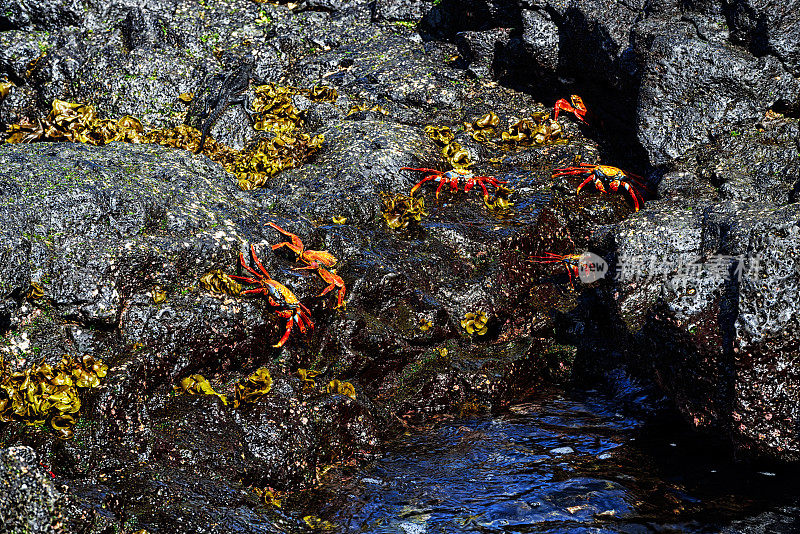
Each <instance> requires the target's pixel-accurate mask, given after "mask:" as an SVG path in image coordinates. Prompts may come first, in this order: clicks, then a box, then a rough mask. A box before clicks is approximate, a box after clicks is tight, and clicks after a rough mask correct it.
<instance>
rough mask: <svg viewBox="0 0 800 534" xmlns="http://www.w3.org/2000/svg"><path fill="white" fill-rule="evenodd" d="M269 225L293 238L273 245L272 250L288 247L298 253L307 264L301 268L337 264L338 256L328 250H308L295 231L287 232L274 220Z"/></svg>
mask: <svg viewBox="0 0 800 534" xmlns="http://www.w3.org/2000/svg"><path fill="white" fill-rule="evenodd" d="M267 225H268V226H271V227H272V228H274V229H276V230H277V231H279V232H280V233H282V234H283V235H285V236H286V237H288V238H289V239H291V243H290V242H288V241H284V242H283V243H278V244H277V245H272V250H277V249H279V248H281V247H286V248H288V249H289V250H291V251H292V252H294V253H295V254H297V259H298V260H300V261H302V262H303V263H305V264H306V266H305V267H300V269H316V268H318V267H319V266H320V265H324V266H325V267H333V266H334V265H335V264H336V257H335V256H334V255H333V254H331V253H330V252H328V251H327V250H306V247H305V245H303V242H302V241H300V238H299V237H297V236H296V235H294V234H293V233H291V232H287V231H286V230H284V229H283V228H281V227H280V226H278V225H277V224H275V223H274V222H269V223H267Z"/></svg>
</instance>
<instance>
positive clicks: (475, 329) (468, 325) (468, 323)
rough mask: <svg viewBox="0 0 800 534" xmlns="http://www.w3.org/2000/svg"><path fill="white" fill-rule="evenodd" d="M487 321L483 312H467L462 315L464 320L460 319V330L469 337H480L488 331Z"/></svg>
mask: <svg viewBox="0 0 800 534" xmlns="http://www.w3.org/2000/svg"><path fill="white" fill-rule="evenodd" d="M488 320H489V318H488V317H487V316H486V313H485V312H483V311H480V310H478V311H476V312H468V313H466V314H464V318H463V319H461V328H463V329H464V330H466V331H467V334H469V335H472V334H477V335H479V336H482V335H484V334H486V332H487V331H488V328H487V327H486V323H487V322H488Z"/></svg>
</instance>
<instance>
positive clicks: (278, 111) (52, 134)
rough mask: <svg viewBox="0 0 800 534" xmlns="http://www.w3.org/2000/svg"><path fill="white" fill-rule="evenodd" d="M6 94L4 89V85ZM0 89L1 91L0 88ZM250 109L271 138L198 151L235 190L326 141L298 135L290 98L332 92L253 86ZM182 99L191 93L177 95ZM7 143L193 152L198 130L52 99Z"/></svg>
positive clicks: (210, 144) (317, 97) (299, 123)
mask: <svg viewBox="0 0 800 534" xmlns="http://www.w3.org/2000/svg"><path fill="white" fill-rule="evenodd" d="M3 88H5V89H4V90H5V92H6V93H7V92H8V89H9V88H8V87H6V86H3ZM1 89H2V88H0V90H1ZM255 94H256V98H255V101H254V102H253V110H254V111H255V112H256V116H257V120H256V124H255V126H254V128H255V129H256V130H261V131H264V132H268V133H270V134H271V136H270V137H268V138H264V139H261V140H259V141H258V142H257V143H256V144H255V145H254V146H252V147H250V148H248V149H246V150H244V151H241V152H240V151H237V150H234V149H233V148H231V147H228V146H226V145H223V144H222V143H219V142H217V141H215V140H213V139H208V140H206V143H205V144H204V146H203V147H202V152H203V153H204V154H205V155H207V156H208V157H209V158H211V159H212V160H213V161H216V162H217V163H219V164H221V165H222V166H223V167H225V170H227V171H228V172H230V173H232V174H234V175H235V176H236V178H237V181H238V183H239V187H241V188H242V189H244V190H251V189H255V188H257V187H261V186H263V185H264V184H265V183H266V181H267V179H268V178H270V177H272V176H275V175H276V174H277V173H279V172H280V171H282V170H285V169H291V168H294V167H297V166H299V165H301V164H302V163H304V162H305V161H307V160H308V158H309V157H311V156H312V155H313V154H314V153H315V152H316V151H317V150H319V148H320V147H321V146H322V144H323V142H324V141H325V138H324V136H322V135H316V136H314V137H312V136H310V135H309V134H307V133H305V132H303V131H302V127H303V123H304V121H303V118H302V114H301V112H300V111H299V110H298V109H297V108H296V107H295V105H294V103H293V101H292V98H293V97H294V96H296V95H301V96H305V97H306V98H308V99H309V100H313V101H315V102H333V101H335V100H336V99H337V98H338V93H337V92H336V89H333V88H331V87H326V86H315V87H313V88H311V89H299V88H296V87H283V86H279V85H275V84H267V85H261V86H259V87H256V89H255ZM180 98H181V100H185V99H186V98H189V95H181V97H180ZM6 134H7V139H6V142H7V143H31V142H34V141H71V142H74V143H88V144H92V145H97V146H101V145H105V144H108V143H111V142H114V141H123V142H129V143H155V144H158V145H162V146H168V147H173V148H182V149H185V150H190V151H192V152H194V151H195V150H196V149H197V148H198V146H199V144H200V139H201V137H202V134H201V132H200V131H199V130H197V129H196V128H193V127H192V126H188V125H186V124H180V125H178V126H174V127H172V128H162V129H156V130H151V131H149V132H145V130H144V127H143V126H142V123H141V122H140V121H139V120H138V119H136V118H134V117H131V116H130V115H125V116H124V117H122V118H120V119H117V120H113V119H103V118H100V117H99V116H98V114H97V111H96V110H95V108H94V107H93V106H91V105H89V104H81V103H73V102H66V101H63V100H54V101H53V106H52V109H51V111H50V113H49V114H48V115H47V117H45V118H44V119H37V120H36V121H34V122H30V121H23V122H20V123H19V124H12V125H10V126H8V128H7V131H6Z"/></svg>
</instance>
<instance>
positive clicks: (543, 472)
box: [307, 394, 800, 534]
mask: <svg viewBox="0 0 800 534" xmlns="http://www.w3.org/2000/svg"><path fill="white" fill-rule="evenodd" d="M642 428H643V423H642V421H640V420H638V419H636V418H634V417H629V416H626V415H623V414H621V413H619V412H618V411H617V410H616V408H615V405H614V404H613V403H612V402H611V401H609V400H608V399H605V398H603V397H601V396H599V395H591V394H589V395H581V396H580V397H571V398H570V397H566V396H562V395H554V396H550V397H547V398H542V399H539V400H537V401H534V402H530V403H527V404H521V405H518V406H515V407H514V408H513V409H512V410H511V412H510V413H507V414H504V415H500V416H485V417H477V418H472V419H466V420H463V419H462V420H458V421H454V422H447V423H444V424H441V425H439V426H438V427H437V428H435V429H428V430H421V431H415V432H412V433H409V434H407V435H405V436H403V437H402V438H401V439H399V440H398V442H397V443H396V444H395V446H393V448H392V449H391V450H390V451H388V452H387V454H386V455H385V456H384V457H383V458H382V459H381V460H379V461H377V462H375V463H374V464H373V465H371V466H368V467H366V468H364V469H362V470H359V471H358V472H356V474H355V475H354V476H348V477H344V476H343V475H340V476H338V477H336V476H334V477H332V478H331V479H330V480H329V481H328V482H326V484H325V485H324V486H323V488H322V491H321V492H319V493H317V494H316V497H315V498H314V502H312V503H307V506H308V508H307V509H308V510H309V513H314V515H318V516H320V517H321V518H323V519H324V520H327V521H330V522H332V523H333V524H335V525H336V529H335V530H336V531H338V532H370V533H403V534H422V533H428V532H436V533H449V532H481V533H486V532H504V533H506V532H509V533H510V532H520V533H523V532H542V533H543V532H552V533H571V532H575V533H577V532H581V533H583V532H597V533H602V532H632V533H633V532H636V533H638V532H720V531H721V530H723V529H726V530H727V531H729V532H739V531H740V528H739V526H738V525H740V523H732V522H733V521H735V520H739V519H743V520H745V521H747V520H750V521H751V522H754V524H755V525H759V524H760V523H759V518H760V517H761V516H760V515H759V514H761V513H762V512H765V511H766V512H767V513H769V514H772V515H774V514H778V515H779V516H780V517H782V518H783V519H786V518H787V517H788V519H790V520H791V519H792V517H791V516H792V514H794V513H795V510H796V508H794V507H793V506H794V504H793V503H796V502H797V500H796V499H795V497H794V496H796V495H799V494H800V492H798V488H797V484H796V483H795V482H794V480H796V478H795V477H794V476H789V475H786V474H780V473H772V472H767V471H763V470H762V471H757V470H751V471H748V470H747V469H744V468H742V467H740V466H735V465H733V464H729V463H728V462H727V461H726V460H725V457H726V456H725V454H724V453H722V451H721V450H720V449H718V448H717V446H716V445H715V444H713V443H709V442H708V441H707V440H697V439H696V438H692V437H690V434H688V433H682V434H676V432H675V429H670V430H669V431H664V429H661V430H658V429H656V430H650V431H648V432H645V433H644V435H647V436H648V437H647V438H646V439H643V438H640V437H637V436H639V435H641V434H642ZM787 503H788V504H790V507H789V508H788V509H787V508H785V507H784V508H781V505H787ZM310 510H313V512H311V511H310ZM789 522H790V523H792V521H789ZM795 523H796V521H795ZM742 528H744V527H742ZM766 532H796V530H792V527H787V528H786V529H782V528H778V527H772V528H769V529H768V530H766Z"/></svg>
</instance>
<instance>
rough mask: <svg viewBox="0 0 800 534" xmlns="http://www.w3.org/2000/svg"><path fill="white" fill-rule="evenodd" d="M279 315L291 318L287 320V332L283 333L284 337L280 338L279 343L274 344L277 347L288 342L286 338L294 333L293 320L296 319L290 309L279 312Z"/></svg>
mask: <svg viewBox="0 0 800 534" xmlns="http://www.w3.org/2000/svg"><path fill="white" fill-rule="evenodd" d="M286 314H288V315H286ZM278 317H288V319H289V320H288V321H286V332H284V333H283V337H282V338H280V339H279V340H278V342H277V343H275V344H274V345H272V346H273V347H275V348H279V347H282V346H283V344H284V343H286V340H287V339H289V334H291V333H292V322H293V321H294V317H292V312H291V311H288V310H287V311H285V312H280V313H278Z"/></svg>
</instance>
